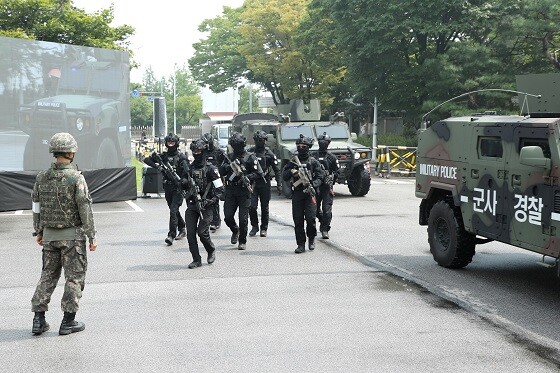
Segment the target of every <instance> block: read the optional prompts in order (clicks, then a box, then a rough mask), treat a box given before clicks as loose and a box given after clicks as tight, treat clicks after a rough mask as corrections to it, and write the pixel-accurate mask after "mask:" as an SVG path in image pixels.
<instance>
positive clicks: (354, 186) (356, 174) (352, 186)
mask: <svg viewBox="0 0 560 373" xmlns="http://www.w3.org/2000/svg"><path fill="white" fill-rule="evenodd" d="M370 187H371V175H370V173H369V172H367V171H366V170H364V168H363V167H356V168H355V169H354V170H352V174H351V175H350V178H349V179H348V190H349V191H350V193H351V194H352V195H353V196H358V197H361V196H365V195H366V194H368V192H369V188H370Z"/></svg>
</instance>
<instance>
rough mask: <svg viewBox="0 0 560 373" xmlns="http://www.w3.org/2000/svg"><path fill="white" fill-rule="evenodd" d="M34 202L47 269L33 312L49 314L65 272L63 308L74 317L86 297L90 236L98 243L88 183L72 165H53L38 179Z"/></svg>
mask: <svg viewBox="0 0 560 373" xmlns="http://www.w3.org/2000/svg"><path fill="white" fill-rule="evenodd" d="M32 200H33V205H34V208H33V227H34V229H35V234H36V235H39V236H43V269H42V272H41V279H40V281H39V284H37V289H36V290H35V294H34V295H33V299H32V300H31V310H32V311H33V312H42V311H47V310H48V304H49V302H50V298H51V295H52V293H53V291H54V289H55V287H56V285H57V283H58V280H59V278H60V275H61V270H62V268H64V276H65V278H66V285H65V287H64V295H63V296H62V303H61V307H62V310H63V311H64V312H70V313H74V312H76V311H77V310H78V302H79V300H80V298H81V297H82V290H83V289H84V282H85V275H86V270H87V254H86V236H88V237H89V239H90V242H93V240H94V239H95V225H94V222H93V213H92V210H91V197H90V195H89V191H88V187H87V184H86V181H85V179H84V177H83V175H82V174H81V172H79V171H77V170H75V169H74V168H73V167H72V166H71V165H70V164H68V165H63V164H59V163H53V164H52V166H51V168H50V169H48V170H46V171H42V172H40V173H39V174H38V175H37V180H36V182H35V185H34V187H33V194H32ZM72 236H74V237H72ZM61 238H65V239H61Z"/></svg>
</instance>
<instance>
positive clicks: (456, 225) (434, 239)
mask: <svg viewBox="0 0 560 373" xmlns="http://www.w3.org/2000/svg"><path fill="white" fill-rule="evenodd" d="M452 203H453V202H452V201H449V200H441V201H438V202H436V203H435V204H434V206H433V207H432V209H431V210H430V216H429V217H428V243H429V244H430V252H431V253H432V255H433V257H434V260H435V261H436V262H437V263H438V264H439V265H440V266H442V267H446V268H463V267H466V266H467V265H468V264H469V263H470V262H471V261H472V258H473V256H474V254H475V235H474V234H472V233H469V232H467V231H465V227H464V225H463V218H462V217H461V211H460V209H459V208H456V207H454V206H453V205H452Z"/></svg>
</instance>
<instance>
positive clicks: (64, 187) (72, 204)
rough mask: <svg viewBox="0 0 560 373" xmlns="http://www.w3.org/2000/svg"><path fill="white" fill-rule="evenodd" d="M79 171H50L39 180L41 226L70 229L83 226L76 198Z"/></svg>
mask: <svg viewBox="0 0 560 373" xmlns="http://www.w3.org/2000/svg"><path fill="white" fill-rule="evenodd" d="M79 175H80V172H79V171H76V170H72V169H62V170H55V169H50V170H48V171H46V172H45V174H44V175H43V177H42V178H41V179H40V180H38V182H37V187H38V189H39V202H40V203H41V223H42V224H41V225H44V226H45V227H49V228H70V227H77V226H80V225H82V222H81V220H80V214H79V211H78V204H77V203H76V200H75V198H74V195H75V193H76V182H77V179H78V177H79Z"/></svg>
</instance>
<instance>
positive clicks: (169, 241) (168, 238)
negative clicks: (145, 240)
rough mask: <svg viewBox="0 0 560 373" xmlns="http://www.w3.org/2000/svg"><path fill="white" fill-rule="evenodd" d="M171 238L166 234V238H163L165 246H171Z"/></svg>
mask: <svg viewBox="0 0 560 373" xmlns="http://www.w3.org/2000/svg"><path fill="white" fill-rule="evenodd" d="M173 240H174V238H173V237H171V236H167V238H166V239H165V243H166V244H167V246H171V245H173Z"/></svg>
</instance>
